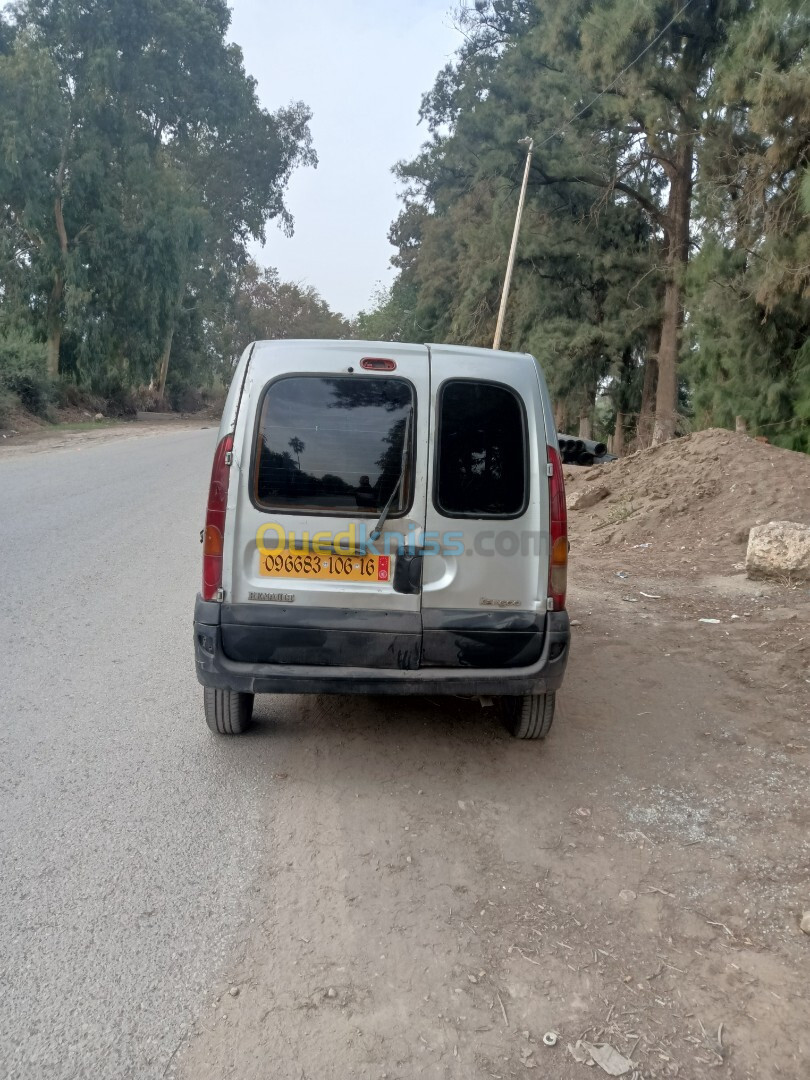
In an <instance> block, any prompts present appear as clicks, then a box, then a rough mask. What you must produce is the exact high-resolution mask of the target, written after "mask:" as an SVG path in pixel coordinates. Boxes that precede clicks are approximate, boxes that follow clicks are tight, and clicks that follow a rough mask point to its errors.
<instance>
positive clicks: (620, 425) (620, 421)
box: [611, 409, 624, 457]
mask: <svg viewBox="0 0 810 1080" xmlns="http://www.w3.org/2000/svg"><path fill="white" fill-rule="evenodd" d="M611 453H612V454H615V455H616V457H622V456H623V455H624V413H623V412H621V411H619V410H618V409H617V410H616V426H615V428H614V429H613V446H612V448H611Z"/></svg>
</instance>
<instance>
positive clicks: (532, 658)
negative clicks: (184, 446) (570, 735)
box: [194, 341, 570, 739]
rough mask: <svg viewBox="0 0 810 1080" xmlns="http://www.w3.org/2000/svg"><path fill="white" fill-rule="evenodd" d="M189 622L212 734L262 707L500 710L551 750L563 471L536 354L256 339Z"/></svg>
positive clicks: (519, 731)
mask: <svg viewBox="0 0 810 1080" xmlns="http://www.w3.org/2000/svg"><path fill="white" fill-rule="evenodd" d="M202 538H203V543H204V555H203V586H202V592H201V594H200V595H199V596H198V598H197V604H196V609H195V615H194V644H195V652H196V661H197V676H198V678H199V680H200V682H201V683H202V685H203V686H204V688H205V690H204V701H205V717H206V720H207V722H208V725H209V727H210V728H211V729H212V730H213V731H215V732H217V733H219V734H222V735H236V734H240V733H241V732H243V731H244V730H245V728H246V727H247V725H248V724H249V722H250V718H251V713H252V710H253V698H254V694H259V693H269V694H282V693H288V694H304V693H314V694H322V693H339V694H431V695H436V694H456V695H465V696H471V697H486V698H489V697H497V698H498V699H501V701H502V703H503V708H504V714H505V719H506V723H507V727H508V728H509V730H510V731H511V732H512V734H513V735H515V736H516V737H518V738H522V739H537V738H543V737H544V736H545V734H546V733H547V731H548V729H549V727H550V726H551V722H552V719H553V715H554V695H555V691H556V690H557V688H558V687H559V686H560V684H561V682H562V678H563V673H564V671H565V665H566V662H567V659H568V645H569V636H570V631H569V623H568V615H567V613H566V611H565V590H566V571H567V560H568V540H567V526H566V511H565V492H564V487H563V476H562V465H561V462H560V454H559V449H558V445H557V436H556V432H555V429H554V424H553V421H552V413H551V403H550V400H549V396H548V390H547V389H546V384H545V380H544V378H543V374H542V371H541V370H540V366H539V364H538V363H537V361H536V360H535V359H534V357H532V356H529V355H528V354H525V353H522V354H519V353H507V352H493V351H491V350H489V349H474V348H462V347H458V346H451V345H406V344H390V343H383V342H369V341H260V342H256V343H255V344H254V345H251V346H250V348H248V349H247V350H246V352H245V353H244V355H243V356H242V359H241V360H240V362H239V365H238V367H237V369H236V373H235V375H234V379H233V383H232V385H231V388H230V392H229V394H228V399H227V402H226V404H225V411H224V415H223V418H222V426H221V428H220V431H219V440H218V443H217V449H216V452H215V455H214V465H213V471H212V475H211V487H210V492H209V499H208V512H207V517H206V525H205V529H204V532H203V536H202Z"/></svg>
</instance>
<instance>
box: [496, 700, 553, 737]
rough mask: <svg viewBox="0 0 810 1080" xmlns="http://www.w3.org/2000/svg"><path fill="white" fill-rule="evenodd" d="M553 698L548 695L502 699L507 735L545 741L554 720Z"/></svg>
mask: <svg viewBox="0 0 810 1080" xmlns="http://www.w3.org/2000/svg"><path fill="white" fill-rule="evenodd" d="M554 697H555V695H554V694H553V693H550V694H524V695H523V696H522V697H509V698H504V702H503V706H504V719H505V722H506V729H507V731H508V732H509V734H510V735H514V737H515V738H516V739H545V737H546V735H548V733H549V729H550V727H551V724H552V722H553V720H554Z"/></svg>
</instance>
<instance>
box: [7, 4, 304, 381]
mask: <svg viewBox="0 0 810 1080" xmlns="http://www.w3.org/2000/svg"><path fill="white" fill-rule="evenodd" d="M12 11H13V15H12V21H11V24H10V25H7V27H6V31H7V37H8V38H9V42H8V43H7V49H6V52H5V54H4V55H2V56H0V205H2V208H3V213H4V216H5V217H6V218H7V219H8V220H9V221H11V222H12V223H13V226H14V229H15V230H16V232H17V233H18V235H19V236H20V237H21V238H23V239H24V242H25V248H24V250H23V251H21V252H20V254H19V256H18V259H17V265H16V267H15V270H16V271H17V272H18V273H27V276H28V277H29V278H30V280H31V283H32V284H33V285H37V286H38V288H37V290H36V300H35V302H34V307H35V310H36V311H38V312H39V313H40V316H41V319H42V324H43V326H44V330H45V333H46V335H47V340H48V355H49V366H50V369H51V371H52V373H55V372H56V371H57V370H58V364H59V355H60V345H61V341H62V336H63V333H64V331H65V329H66V328H68V329H70V330H71V331H72V332H73V333H74V334H75V335H76V337H77V339H78V341H79V343H80V345H81V346H83V347H84V351H87V348H88V345H89V343H90V342H91V341H94V342H95V347H96V348H98V347H99V341H100V339H102V338H103V339H105V340H106V342H107V344H108V345H109V346H110V347H111V348H112V349H113V350H114V351H116V350H118V349H120V348H123V347H124V345H126V347H127V348H131V346H132V331H133V325H132V322H133V320H132V319H131V318H127V313H132V312H133V311H136V310H138V309H140V310H141V311H148V312H151V313H152V316H151V317H150V319H149V323H148V325H147V326H146V327H144V330H143V332H142V334H141V335H140V341H139V346H141V347H143V348H148V349H149V350H150V351H151V354H152V368H153V372H154V374H155V375H156V377H157V380H158V385H159V387H160V389H161V390H162V387H163V384H164V383H165V378H166V369H167V365H168V360H169V355H170V351H171V344H172V339H173V335H174V332H175V328H176V325H177V321H178V318H179V317H180V312H181V308H182V306H183V303H184V297H185V296H186V295H187V291H188V289H189V287H190V284H191V282H192V278H193V277H194V275H195V273H196V274H199V272H200V271H201V270H205V268H210V267H212V266H213V265H215V264H217V263H218V264H220V265H222V264H226V265H230V266H235V265H237V264H238V262H239V261H240V260H241V259H243V258H244V247H245V243H246V241H247V240H248V239H249V238H251V237H252V238H255V239H262V238H263V236H264V229H265V225H266V223H267V222H268V221H269V220H272V219H273V218H276V219H278V220H280V221H281V222H282V224H284V225H285V226H286V227H290V224H291V219H290V216H289V213H288V212H287V210H286V207H285V206H284V201H283V193H284V188H285V186H286V183H287V181H288V179H289V176H290V173H291V171H292V170H293V169H294V168H295V167H296V166H297V165H300V164H314V162H315V158H314V154H313V152H312V149H311V145H310V137H309V130H308V120H309V113H308V110H307V109H306V108H305V107H304V106H303V105H300V104H298V105H292V106H290V107H289V108H287V109H282V110H280V111H279V112H277V113H275V114H270V113H268V112H267V111H266V110H264V109H262V108H261V107H260V106H259V103H258V100H257V96H256V88H255V83H254V81H253V80H252V79H250V78H249V77H248V76H247V75H246V74H245V71H244V67H243V63H242V56H241V52H240V50H239V49H238V47H237V46H234V45H231V44H228V43H227V41H226V33H227V30H228V26H229V22H230V12H229V9H228V7H227V4H226V2H225V0H107V2H105V3H101V2H100V0H89V2H87V0H20V2H19V3H17V4H16V5H15V6H14V7H13V8H12ZM136 284H137V285H139V286H140V291H139V292H138V293H137V295H135V293H136V290H135V285H136ZM113 292H114V293H115V295H114V296H113V295H112V293H113ZM133 300H134V303H133ZM88 311H89V313H90V319H89V325H88V322H87V320H86V318H83V317H82V314H83V313H88ZM119 316H120V317H121V318H123V326H122V323H121V318H119ZM147 336H148V345H147V342H146V338H147Z"/></svg>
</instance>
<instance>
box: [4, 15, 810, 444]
mask: <svg viewBox="0 0 810 1080" xmlns="http://www.w3.org/2000/svg"><path fill="white" fill-rule="evenodd" d="M448 2H450V0H448ZM455 17H456V19H457V22H458V25H459V28H460V29H461V31H462V33H463V44H462V46H461V47H460V49H459V50H458V53H457V55H456V56H455V57H454V58H453V59H452V61H451V62H450V63H448V64H447V66H446V67H445V68H444V69H443V70H442V71H441V72H440V73H439V75H438V77H437V79H436V82H435V84H434V86H433V88H432V89H431V90H429V91H428V92H427V93H426V94H425V96H424V99H423V103H422V109H421V117H422V120H423V122H424V124H425V127H426V132H427V142H426V143H425V145H424V147H423V149H422V152H421V153H420V154H419V155H418V156H417V157H416V158H415V159H414V160H413V161H408V162H400V163H399V165H398V166H397V167H396V173H397V176H398V178H399V180H400V182H401V184H402V199H403V209H402V212H401V214H400V215H399V217H398V218H397V220H396V221H395V222H394V223H393V225H392V227H391V232H390V236H391V240H392V243H393V244H394V246H395V248H396V255H395V258H394V263H395V266H396V268H397V276H396V278H395V280H394V281H393V284H392V285H391V286H390V288H382V289H381V290H380V291H379V292H378V294H377V295H376V296H375V297H374V298H373V299H372V301H371V303H370V307H369V309H368V310H367V311H365V312H361V313H360V315H359V316H358V317H357V318H356V319H355V320H354V321H353V322H349V321H347V320H346V319H344V318H343V317H342V316H341V315H339V314H337V313H335V312H333V311H332V310H331V309H330V308H329V306H328V305H327V304H326V302H325V301H324V300H323V299H322V298H321V297H320V296H319V295H318V294H317V292H315V291H314V290H313V289H311V288H306V287H302V286H300V285H298V284H296V283H293V282H284V281H282V280H280V278H279V275H278V273H277V272H276V271H275V270H274V269H272V268H266V267H261V266H259V265H257V264H256V262H255V261H254V260H253V259H252V258H251V257H250V255H249V249H250V245H251V244H252V243H255V242H257V241H260V240H261V239H262V238H264V237H265V235H266V230H267V229H268V227H271V226H272V227H281V228H282V229H284V230H286V231H290V230H292V228H293V221H292V218H291V216H290V213H289V211H288V209H287V207H286V205H285V191H286V188H287V185H288V182H289V179H290V176H291V175H292V173H293V171H294V170H296V169H298V168H302V167H314V166H315V165H316V164H317V161H316V155H315V151H314V149H313V146H312V141H311V137H310V131H309V121H310V112H309V109H308V108H307V106H306V105H304V104H303V103H301V102H294V103H292V104H289V105H285V106H282V107H281V108H278V109H277V110H276V111H274V112H269V111H267V110H266V109H264V108H262V107H261V105H260V103H259V101H258V98H257V94H256V85H255V82H254V80H253V79H252V78H251V77H250V75H249V74H248V73H247V72H246V71H245V69H244V65H243V60H242V54H241V51H240V50H239V48H238V47H237V46H236V45H233V44H229V43H228V41H227V33H228V27H229V22H230V12H229V8H228V4H227V0H165V2H162V3H157V2H155V0H110V2H109V3H105V4H103V5H101V4H97V3H89V4H88V3H86V2H80V0H17V2H16V3H12V4H7V5H6V6H5V7H4V8H2V9H1V10H0V216H1V217H2V226H1V227H0V426H3V425H5V426H8V425H9V424H10V423H11V422H12V421H13V417H14V416H15V414H16V413H17V412H18V411H19V410H20V409H21V408H22V409H24V410H26V411H27V412H28V413H31V414H34V415H37V416H40V417H44V418H54V417H55V416H61V417H62V418H63V419H64V418H68V419H78V420H80V419H81V418H82V416H83V415H84V414H85V413H88V412H89V413H91V414H93V415H94V414H95V413H96V412H97V411H99V412H103V413H104V414H105V415H109V416H120V415H128V414H131V413H133V412H134V411H136V410H138V409H145V410H155V409H175V410H180V411H192V410H194V409H196V408H200V407H204V406H205V405H206V404H215V403H216V401H218V400H220V399H221V396H222V392H223V387H224V385H225V384H227V382H228V379H229V376H230V371H231V370H232V366H233V363H234V360H235V358H236V357H237V356H238V355H239V353H240V351H241V350H242V348H243V347H244V346H245V344H247V343H248V342H249V341H250V340H252V339H254V338H257V337H293V336H295V337H309V336H312V337H347V336H351V335H355V336H358V337H369V338H374V339H389V340H404V341H430V340H433V341H450V342H456V343H467V344H472V345H484V346H488V345H491V343H492V340H493V335H494V329H495V320H496V316H497V309H498V303H499V298H500V292H501V287H502V284H503V277H504V270H505V263H506V254H507V251H508V249H509V242H510V237H511V232H512V226H513V222H514V217H515V209H516V203H517V193H518V188H519V184H520V178H521V175H522V170H523V165H524V160H525V149H524V148H522V147H521V146H519V145H518V140H520V139H523V138H525V137H526V136H530V137H531V138H533V139H534V143H535V149H534V155H533V158H532V167H531V172H530V177H529V189H528V199H527V205H526V212H525V215H524V219H523V228H522V232H521V237H520V243H519V246H518V250H517V262H516V267H515V275H514V280H513V285H512V292H511V297H510V304H509V309H508V312H507V320H506V327H505V334H504V340H503V345H504V347H505V348H511V349H527V350H530V351H532V352H533V353H534V354H535V355H536V356H538V357H539V359H540V360H541V362H542V363H543V365H544V368H545V370H546V372H547V375H548V379H549V383H550V385H551V390H552V394H553V396H554V398H555V401H556V421H557V426H558V428H559V429H560V430H566V431H569V432H571V431H573V432H576V433H579V434H581V435H584V436H591V435H596V436H597V437H599V438H600V439H606V438H608V437H610V440H611V447H612V449H613V451H614V452H616V453H618V454H621V453H622V452H623V451H624V450H625V449H626V448H628V447H635V446H646V445H649V444H650V443H652V442H661V441H665V440H667V439H669V438H671V437H672V436H673V435H675V434H680V433H683V432H685V431H690V430H695V429H699V428H705V427H709V426H721V427H727V428H733V427H735V425H738V424H739V426H740V427H743V428H744V429H747V430H748V431H749V432H750V433H751V434H754V435H761V436H764V437H767V438H768V439H769V440H771V441H772V442H774V443H777V444H779V445H782V446H785V447H788V448H791V449H795V450H804V451H810V172H808V154H810V50H808V47H807V46H808V40H810V12H808V9H807V7H806V4H805V3H804V2H803V0H598V2H597V0H572V2H570V3H566V4H559V3H558V2H556V0H475V2H468V0H465V2H464V3H462V5H461V7H460V8H458V9H457V10H456V12H455ZM71 410H73V411H74V413H76V415H74V414H73V413H71Z"/></svg>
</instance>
